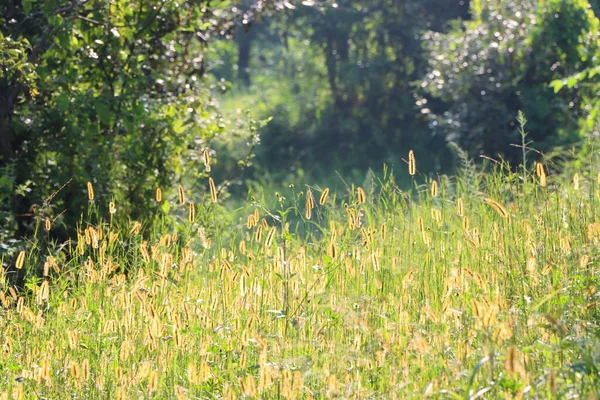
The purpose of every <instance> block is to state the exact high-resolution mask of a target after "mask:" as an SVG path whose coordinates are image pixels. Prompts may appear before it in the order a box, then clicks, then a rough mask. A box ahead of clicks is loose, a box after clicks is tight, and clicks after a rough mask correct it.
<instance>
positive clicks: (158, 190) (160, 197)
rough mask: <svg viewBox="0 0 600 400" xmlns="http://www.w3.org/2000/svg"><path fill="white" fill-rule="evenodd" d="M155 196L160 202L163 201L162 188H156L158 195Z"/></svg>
mask: <svg viewBox="0 0 600 400" xmlns="http://www.w3.org/2000/svg"><path fill="white" fill-rule="evenodd" d="M154 198H155V199H156V202H157V203H160V202H161V201H162V190H160V188H156V195H155V196H154Z"/></svg>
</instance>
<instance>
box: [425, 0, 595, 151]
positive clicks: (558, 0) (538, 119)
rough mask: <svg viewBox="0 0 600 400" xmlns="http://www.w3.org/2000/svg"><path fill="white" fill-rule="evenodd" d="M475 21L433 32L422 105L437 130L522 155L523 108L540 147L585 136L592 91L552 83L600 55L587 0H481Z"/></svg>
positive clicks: (465, 143)
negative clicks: (519, 121)
mask: <svg viewBox="0 0 600 400" xmlns="http://www.w3.org/2000/svg"><path fill="white" fill-rule="evenodd" d="M471 14H472V15H473V20H472V21H465V22H462V23H457V24H456V25H455V27H454V29H452V30H451V31H450V32H449V33H436V32H430V33H428V34H427V35H426V36H425V40H426V43H427V44H428V49H429V51H430V57H429V60H428V73H427V75H426V76H425V77H424V78H423V80H422V81H421V87H422V88H423V92H424V94H425V96H424V97H423V98H422V99H421V100H420V104H421V107H422V112H423V113H425V114H426V115H429V122H430V126H431V127H432V129H433V130H434V132H435V133H436V134H438V135H440V136H443V137H445V138H446V139H447V140H450V141H456V142H458V143H459V144H460V145H461V146H462V147H463V148H466V149H468V150H470V151H471V152H472V153H478V152H483V153H486V154H492V155H493V154H497V153H500V154H503V155H505V156H506V157H508V158H509V159H510V160H512V161H518V156H519V154H520V152H519V151H518V149H515V148H514V147H511V146H510V145H511V144H512V143H517V142H518V138H517V135H518V133H517V129H516V126H515V119H516V116H517V112H518V111H519V110H522V111H523V112H524V113H525V115H526V116H527V119H528V121H529V123H528V125H527V130H528V131H529V132H530V136H529V138H531V139H533V140H534V141H535V142H536V144H535V146H536V147H538V148H540V149H542V150H543V149H546V148H548V147H549V146H550V145H553V144H559V143H567V142H571V141H573V140H577V139H578V138H580V135H579V134H578V129H576V127H577V124H578V123H577V121H578V119H579V117H580V116H581V111H582V107H584V104H583V102H584V99H585V96H586V95H585V93H584V92H585V91H584V90H575V88H573V89H574V90H565V91H564V92H561V93H560V94H559V95H558V96H555V95H553V93H552V88H550V86H549V85H550V83H551V82H552V81H553V80H555V79H557V78H559V77H563V76H565V75H570V74H572V73H575V72H576V71H579V70H581V69H582V68H586V67H589V66H592V65H595V64H597V62H598V56H599V53H598V49H599V42H598V37H597V33H598V19H597V18H596V17H595V15H594V13H593V12H592V11H591V9H590V8H589V5H588V3H587V1H582V0H568V1H566V0H548V1H544V2H538V1H533V0H519V1H512V0H511V1H508V0H479V1H474V2H472V4H471Z"/></svg>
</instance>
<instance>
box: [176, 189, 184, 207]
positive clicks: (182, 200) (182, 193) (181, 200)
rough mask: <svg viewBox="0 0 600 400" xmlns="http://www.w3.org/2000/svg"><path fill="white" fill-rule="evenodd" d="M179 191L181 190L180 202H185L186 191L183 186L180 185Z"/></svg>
mask: <svg viewBox="0 0 600 400" xmlns="http://www.w3.org/2000/svg"><path fill="white" fill-rule="evenodd" d="M177 191H178V192H179V204H183V203H185V193H184V191H183V186H181V185H179V187H178V188H177Z"/></svg>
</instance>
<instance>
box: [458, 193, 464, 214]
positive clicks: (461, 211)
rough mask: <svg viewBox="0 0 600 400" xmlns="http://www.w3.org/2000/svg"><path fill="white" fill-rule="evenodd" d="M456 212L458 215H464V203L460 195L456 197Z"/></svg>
mask: <svg viewBox="0 0 600 400" xmlns="http://www.w3.org/2000/svg"><path fill="white" fill-rule="evenodd" d="M456 214H457V215H458V216H459V217H462V216H463V215H465V205H464V204H463V199H462V197H459V198H458V199H456Z"/></svg>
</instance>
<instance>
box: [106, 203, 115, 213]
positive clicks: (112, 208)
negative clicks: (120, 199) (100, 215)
mask: <svg viewBox="0 0 600 400" xmlns="http://www.w3.org/2000/svg"><path fill="white" fill-rule="evenodd" d="M108 212H109V213H111V214H114V213H116V212H117V207H116V206H115V202H114V201H111V202H110V203H108Z"/></svg>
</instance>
